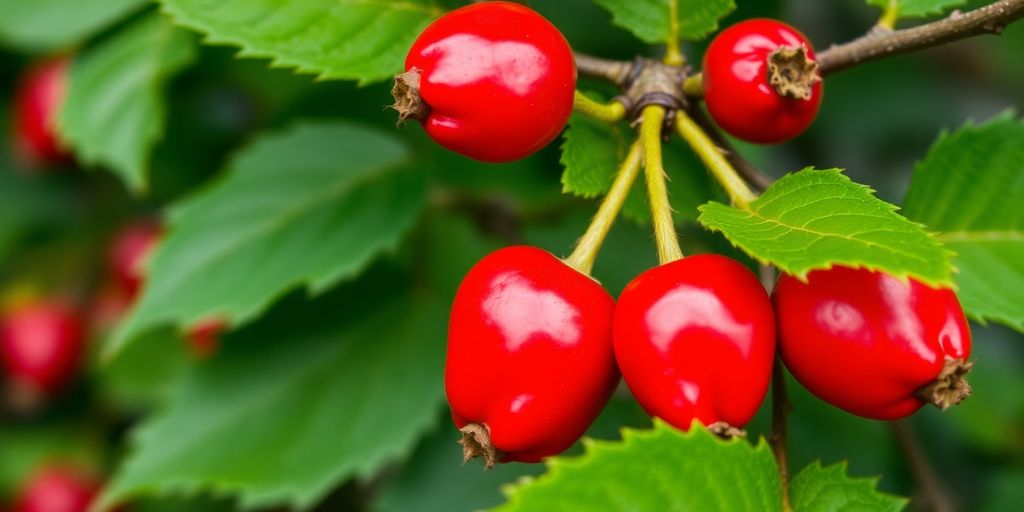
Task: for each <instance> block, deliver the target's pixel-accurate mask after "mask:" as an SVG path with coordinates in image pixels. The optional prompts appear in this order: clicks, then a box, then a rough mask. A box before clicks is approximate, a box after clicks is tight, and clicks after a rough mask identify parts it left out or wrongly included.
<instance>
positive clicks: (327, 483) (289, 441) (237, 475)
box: [101, 284, 446, 508]
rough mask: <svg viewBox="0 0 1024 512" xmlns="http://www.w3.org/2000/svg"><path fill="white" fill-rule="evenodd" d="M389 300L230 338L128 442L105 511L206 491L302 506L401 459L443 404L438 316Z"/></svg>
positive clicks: (355, 300) (350, 303) (340, 303)
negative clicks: (147, 498) (132, 501)
mask: <svg viewBox="0 0 1024 512" xmlns="http://www.w3.org/2000/svg"><path fill="white" fill-rule="evenodd" d="M369 286H372V284H370V285H369ZM361 290H362V288H360V289H359V290H351V291H355V292H360V293H361ZM389 293H390V294H391V295H392V296H395V295H398V296H399V297H400V298H396V299H392V300H385V302H384V304H383V305H376V306H368V305H367V304H361V302H366V300H365V299H363V298H361V297H356V296H348V295H346V297H345V298H343V299H341V300H334V301H332V302H331V304H328V305H325V306H322V307H321V310H325V311H321V313H320V314H318V315H316V316H317V317H319V318H320V321H319V324H320V325H326V327H321V328H318V329H315V330H310V328H309V327H308V326H306V324H305V322H297V321H295V318H294V317H285V320H283V323H278V324H276V325H272V326H270V327H268V328H259V327H256V328H253V329H250V330H247V331H242V332H240V333H239V334H238V336H237V337H236V338H229V339H228V340H227V342H226V343H225V347H224V348H225V349H227V350H225V351H224V352H223V353H222V354H220V355H219V356H218V357H217V358H215V359H214V360H212V361H208V362H207V363H205V364H202V365H200V366H199V367H197V368H196V369H195V370H194V371H193V372H191V374H189V375H188V376H187V378H186V379H185V382H184V383H183V386H182V388H181V389H180V390H179V391H178V392H177V393H176V394H175V396H174V397H173V399H172V400H170V402H169V403H168V404H167V406H166V407H165V408H164V409H163V410H162V411H160V412H159V413H158V414H156V415H155V416H152V417H150V418H149V419H148V420H147V421H145V422H144V423H143V424H142V426H141V427H139V429H138V430H137V431H136V432H135V435H134V436H133V437H134V443H133V449H132V453H131V455H130V456H129V457H128V458H127V460H126V461H125V462H124V463H123V464H122V465H121V467H120V468H119V469H118V471H117V472H116V474H115V476H114V478H113V480H112V481H111V482H110V484H109V485H108V487H107V488H106V491H105V494H104V497H103V500H102V502H103V505H104V507H101V508H105V507H106V506H109V505H110V504H112V503H115V502H119V501H122V500H124V499H127V498H131V497H135V496H140V495H192V494H195V493H197V492H200V491H208V492H214V493H216V494H222V493H228V494H234V495H238V500H239V503H240V504H241V505H242V506H243V507H245V508H255V507H266V506H270V505H291V506H296V507H300V508H306V507H309V506H310V505H312V504H314V503H316V502H317V501H319V500H320V499H322V498H323V497H324V495H325V494H326V493H327V492H328V491H329V490H330V489H332V488H334V487H335V486H337V485H338V484H340V483H341V482H343V481H345V480H346V479H348V478H351V477H356V476H362V477H366V476H369V475H371V474H373V473H374V472H375V471H376V470H378V469H379V468H380V467H381V465H382V464H384V463H386V462H388V461H392V460H395V459H397V458H400V457H402V456H405V455H406V454H408V452H409V451H410V450H411V449H412V447H413V446H414V444H415V443H416V441H417V439H418V438H419V437H420V436H421V435H422V434H423V432H424V431H425V430H426V429H428V428H429V427H430V426H431V425H433V424H434V423H435V418H436V412H437V410H438V408H439V406H440V405H441V401H442V385H441V382H442V377H441V373H442V365H443V360H444V336H445V325H446V322H445V312H444V310H443V309H442V308H441V307H440V306H439V304H437V303H436V302H434V301H430V300H428V299H425V298H422V297H410V296H408V294H407V293H406V292H404V291H403V290H401V289H399V290H397V291H396V290H394V289H390V291H389ZM378 295H380V294H378ZM327 311H335V313H334V315H333V317H326V318H325V317H324V315H323V313H324V312H327ZM328 320H329V321H328ZM302 327H306V330H305V331H302V330H301V328H302ZM242 338H245V339H242ZM232 345H233V346H234V347H235V348H236V350H234V351H232V350H230V348H231V346H232ZM221 356H223V357H221Z"/></svg>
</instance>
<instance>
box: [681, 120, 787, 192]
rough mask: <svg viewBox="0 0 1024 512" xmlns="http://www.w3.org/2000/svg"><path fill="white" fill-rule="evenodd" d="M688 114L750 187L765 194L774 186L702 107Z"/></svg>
mask: <svg viewBox="0 0 1024 512" xmlns="http://www.w3.org/2000/svg"><path fill="white" fill-rule="evenodd" d="M688 112H689V113H690V117H691V118H693V120H694V122H696V123H697V124H698V125H700V127H701V128H703V129H704V131H705V132H707V134H708V137H710V138H711V140H712V141H713V142H714V143H715V145H716V146H718V147H719V148H720V149H721V150H722V153H723V154H724V155H725V158H726V159H727V160H729V163H731V164H732V166H733V167H735V168H736V172H738V173H740V176H743V179H744V180H746V182H747V183H749V184H750V186H752V187H754V188H756V189H757V190H758V191H760V192H763V191H765V190H766V189H767V188H768V186H769V185H771V184H772V181H774V180H772V179H771V178H770V177H769V176H768V175H766V174H765V173H763V172H761V170H760V169H758V168H757V166H755V165H754V164H752V163H750V161H749V160H747V159H746V158H743V155H742V154H740V152H739V151H736V148H735V147H734V146H733V145H732V143H731V142H729V139H726V138H725V135H723V134H722V131H721V130H719V129H718V126H716V125H715V124H714V123H712V122H711V120H710V119H708V116H707V114H705V113H704V111H703V110H701V109H700V107H697V106H694V107H693V108H691V109H689V111H688Z"/></svg>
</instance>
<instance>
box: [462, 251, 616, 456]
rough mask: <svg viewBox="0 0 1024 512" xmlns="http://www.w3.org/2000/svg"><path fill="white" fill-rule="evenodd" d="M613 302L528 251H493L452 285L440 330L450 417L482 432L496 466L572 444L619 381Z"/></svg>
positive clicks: (543, 255)
mask: <svg viewBox="0 0 1024 512" xmlns="http://www.w3.org/2000/svg"><path fill="white" fill-rule="evenodd" d="M614 308H615V301H614V300H613V299H612V297H611V295H609V294H608V292H607V291H605V289H604V288H602V287H601V285H600V284H598V283H597V282H596V281H594V280H592V279H591V278H589V277H587V276H585V275H583V274H581V273H579V272H577V271H576V270H574V269H573V268H571V267H569V266H568V265H566V264H565V263H563V262H562V261H561V260H559V259H558V258H556V257H554V256H552V255H551V254H550V253H548V252H546V251H543V250H541V249H538V248H535V247H527V246H516V247H508V248H505V249H501V250H498V251H496V252H494V253H491V254H490V255H488V256H486V257H485V258H483V259H482V260H480V261H479V262H478V263H477V264H476V266H474V267H473V268H472V269H471V270H470V271H469V273H468V274H467V275H466V277H465V278H464V279H463V281H462V284H461V285H460V286H459V290H458V293H457V294H456V296H455V302H454V304H453V306H452V313H451V321H450V323H449V326H448V355H447V359H446V362H445V390H446V393H447V396H448V404H449V405H450V406H451V409H452V418H453V419H454V420H455V424H456V426H458V427H459V428H462V427H464V426H466V425H467V424H469V423H476V424H480V425H483V426H484V427H486V428H487V429H488V430H489V434H490V441H491V443H492V444H493V445H494V447H496V448H497V449H498V450H501V451H502V452H504V457H503V458H502V459H501V460H502V461H504V462H508V461H520V462H537V461H539V460H541V459H542V458H544V457H547V456H550V455H555V454H558V453H561V452H562V451H564V450H565V449H566V448H568V447H569V446H571V445H572V444H573V443H574V442H575V441H576V440H577V439H579V438H580V436H582V435H583V433H584V431H586V429H587V427H589V426H590V424H591V423H592V422H593V421H594V419H595V418H597V415H598V413H599V412H600V411H601V409H602V408H603V407H604V405H605V404H606V403H607V402H608V399H609V398H610V397H611V394H612V391H614V389H615V386H616V384H617V383H618V380H619V374H618V371H617V370H616V368H615V359H614V356H613V355H612V340H611V319H612V313H613V311H614Z"/></svg>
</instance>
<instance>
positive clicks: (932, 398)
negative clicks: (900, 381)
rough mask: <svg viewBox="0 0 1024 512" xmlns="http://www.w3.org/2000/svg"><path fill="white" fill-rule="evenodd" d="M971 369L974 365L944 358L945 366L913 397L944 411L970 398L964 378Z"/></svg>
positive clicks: (968, 385) (969, 390)
mask: <svg viewBox="0 0 1024 512" xmlns="http://www.w3.org/2000/svg"><path fill="white" fill-rule="evenodd" d="M973 367H974V363H971V362H968V361H964V360H963V359H952V358H946V365H945V366H943V367H942V371H941V372H939V376H938V377H936V378H935V381H934V382H932V383H931V384H928V385H927V386H925V387H923V388H921V389H919V390H917V393H915V394H914V395H915V396H916V397H917V399H918V400H920V401H922V402H924V403H928V404H932V405H934V406H935V407H938V408H939V409H940V410H943V411H945V410H946V409H949V408H950V407H952V406H954V405H956V404H959V403H960V402H963V401H964V399H966V398H967V397H969V396H971V385H970V384H968V383H967V378H966V377H967V373H968V372H970V371H971V368H973Z"/></svg>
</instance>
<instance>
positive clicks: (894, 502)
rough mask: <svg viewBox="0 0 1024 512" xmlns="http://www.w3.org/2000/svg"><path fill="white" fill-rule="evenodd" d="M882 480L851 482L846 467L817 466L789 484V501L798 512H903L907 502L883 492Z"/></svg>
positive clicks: (808, 468)
mask: <svg viewBox="0 0 1024 512" xmlns="http://www.w3.org/2000/svg"><path fill="white" fill-rule="evenodd" d="M877 484H878V478H851V477H849V476H847V475H846V464H833V465H831V466H826V467H822V466H821V463H820V462H815V463H813V464H811V465H810V466H807V467H805V468H804V469H802V470H801V471H800V472H799V473H797V475H796V476H795V477H793V479H792V480H791V481H790V483H789V497H790V501H791V504H792V505H793V510H794V511H795V512H805V511H806V512H822V511H829V512H886V511H891V512H899V511H900V510H903V509H904V507H906V505H907V500H906V499H905V498H901V497H899V496H893V495H891V494H885V493H882V492H879V491H878V490H877V489H876V488H875V486H876V485H877Z"/></svg>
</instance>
